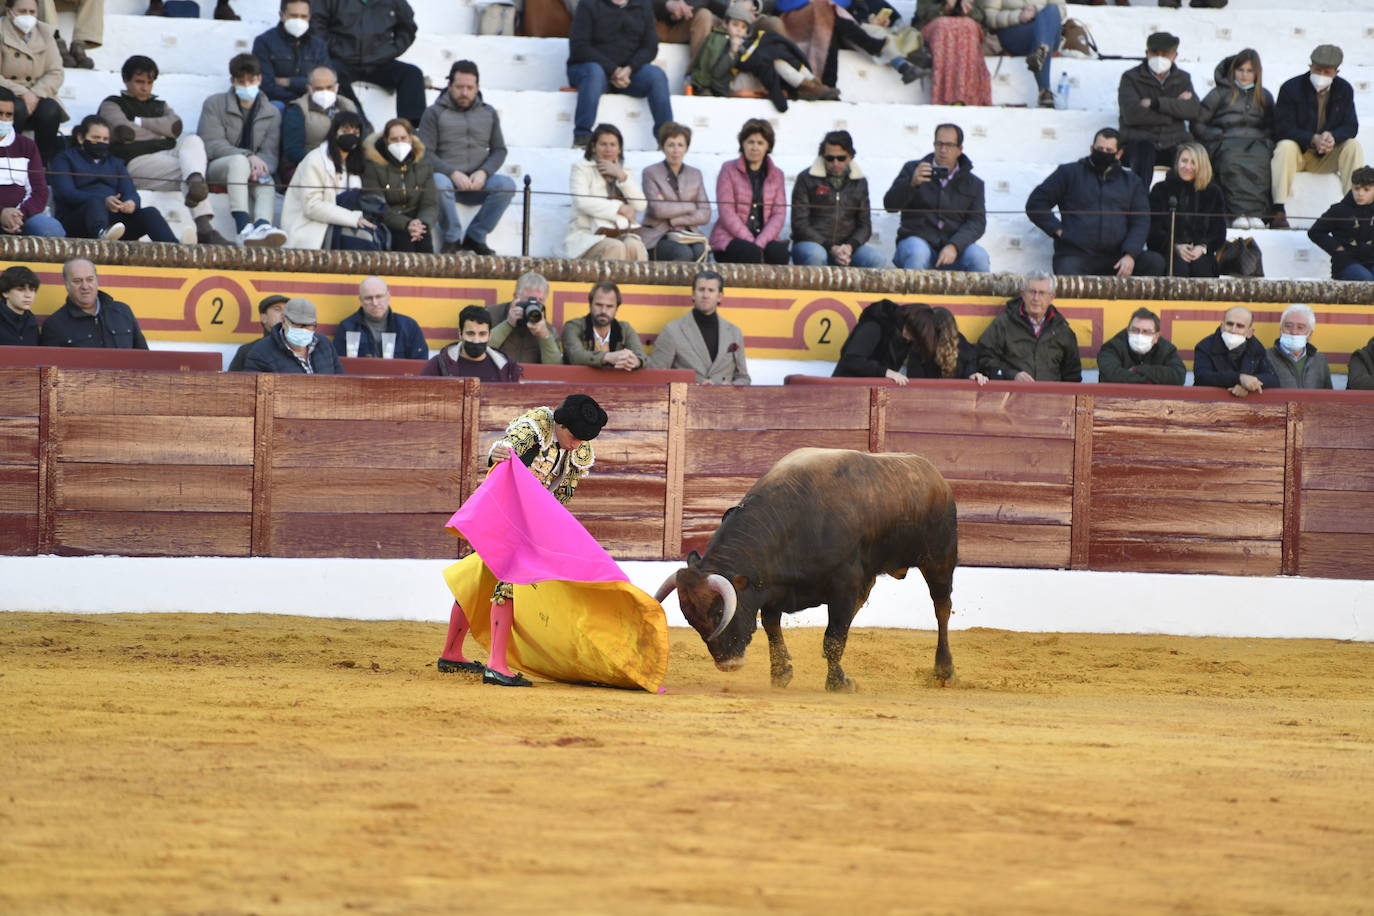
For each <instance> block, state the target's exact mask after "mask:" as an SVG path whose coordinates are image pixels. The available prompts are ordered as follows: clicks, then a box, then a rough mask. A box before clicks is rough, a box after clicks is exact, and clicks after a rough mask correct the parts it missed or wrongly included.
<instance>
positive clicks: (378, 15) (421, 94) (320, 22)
mask: <svg viewBox="0 0 1374 916" xmlns="http://www.w3.org/2000/svg"><path fill="white" fill-rule="evenodd" d="M310 30H311V31H312V32H314V33H315V34H316V35H319V36H320V37H322V38H323V39H324V41H325V44H326V45H328V46H329V59H330V61H331V63H332V64H333V67H334V70H335V71H336V72H337V73H338V74H339V86H340V87H341V88H340V90H339V91H340V92H342V93H343V94H344V95H346V96H348V98H350V99H352V100H353V103H354V104H355V105H357V106H358V114H359V115H362V113H363V106H362V105H361V104H360V103H359V102H358V96H357V95H356V94H354V92H353V84H354V83H355V82H358V81H362V82H365V83H373V84H375V85H377V86H381V87H382V88H383V89H390V90H392V91H394V92H395V93H396V115H397V117H401V118H405V119H406V120H407V121H409V122H410V123H411V124H412V125H418V124H419V123H420V116H421V115H423V114H424V113H425V75H424V74H423V73H422V72H421V71H420V68H419V67H417V66H415V65H414V64H407V63H404V62H403V61H401V60H398V58H399V57H400V56H401V55H402V54H404V53H405V52H406V50H407V49H408V48H409V47H410V46H411V45H412V44H414V42H415V32H416V28H415V11H414V10H412V9H411V7H410V4H409V3H407V2H406V0H315V2H314V3H313V4H312V5H311V19H310ZM364 117H365V116H364Z"/></svg>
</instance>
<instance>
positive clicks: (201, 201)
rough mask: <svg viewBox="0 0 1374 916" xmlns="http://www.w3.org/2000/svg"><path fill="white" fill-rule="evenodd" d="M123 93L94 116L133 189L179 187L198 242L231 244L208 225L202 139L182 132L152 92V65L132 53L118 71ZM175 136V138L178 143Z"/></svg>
mask: <svg viewBox="0 0 1374 916" xmlns="http://www.w3.org/2000/svg"><path fill="white" fill-rule="evenodd" d="M120 76H121V77H122V78H123V80H124V91H123V92H121V93H120V94H119V95H112V96H108V97H106V99H105V101H103V102H101V103H100V111H99V112H98V113H99V115H100V116H101V117H102V118H104V119H105V121H106V122H107V123H108V124H109V125H110V152H111V153H113V154H114V155H115V156H116V157H118V158H119V159H122V160H124V165H125V167H126V168H127V169H128V170H129V176H130V177H131V178H132V179H133V180H134V187H136V188H139V189H141V190H144V191H181V190H182V189H183V185H184V188H185V194H186V201H185V202H186V206H187V208H188V209H189V210H190V211H191V216H192V218H193V219H194V220H195V223H196V241H197V242H200V243H201V244H202V245H231V244H233V243H232V242H230V241H229V240H228V239H226V238H225V237H224V236H222V235H220V234H219V233H218V232H216V231H215V227H214V226H213V225H212V222H213V220H214V210H213V209H212V208H211V206H210V202H209V201H208V200H207V199H206V198H207V197H208V196H209V193H210V189H209V186H208V184H207V183H206V180H205V173H206V171H207V169H208V160H207V159H206V156H205V141H203V140H201V138H200V137H198V136H197V135H195V134H186V135H185V136H183V135H182V133H181V128H182V124H181V116H180V115H178V114H177V113H176V110H175V109H173V108H172V106H171V105H169V104H167V103H166V102H164V101H163V100H162V99H159V98H158V97H157V96H155V95H153V84H154V83H155V82H156V81H157V77H158V69H157V63H156V62H154V61H153V59H152V58H151V57H144V56H142V55H140V54H135V55H134V56H133V57H130V58H129V59H128V60H126V61H124V67H123V69H122V70H121V71H120ZM178 138H180V142H179V143H178Z"/></svg>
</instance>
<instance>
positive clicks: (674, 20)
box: [654, 0, 715, 45]
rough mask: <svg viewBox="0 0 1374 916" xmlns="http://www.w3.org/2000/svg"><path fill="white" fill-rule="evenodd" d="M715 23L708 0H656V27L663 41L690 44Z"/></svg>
mask: <svg viewBox="0 0 1374 916" xmlns="http://www.w3.org/2000/svg"><path fill="white" fill-rule="evenodd" d="M714 23H715V16H713V15H712V14H711V10H710V8H709V6H708V4H707V0H654V28H655V31H657V32H658V40H659V41H660V42H662V43H665V44H672V45H685V44H688V43H689V42H691V41H692V39H693V38H694V37H696V35H697V33H698V32H709V31H710V30H711V26H712V25H714Z"/></svg>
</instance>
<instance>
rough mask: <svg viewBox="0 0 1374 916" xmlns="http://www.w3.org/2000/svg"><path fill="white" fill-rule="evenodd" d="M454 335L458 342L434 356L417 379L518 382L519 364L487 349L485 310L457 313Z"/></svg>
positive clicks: (488, 335) (488, 330) (472, 307)
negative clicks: (452, 378) (455, 332)
mask: <svg viewBox="0 0 1374 916" xmlns="http://www.w3.org/2000/svg"><path fill="white" fill-rule="evenodd" d="M458 334H459V336H460V337H461V338H462V339H461V340H459V341H457V342H456V343H451V344H449V345H448V346H446V347H444V348H443V349H442V350H440V351H439V352H438V353H436V354H435V355H434V358H433V359H431V360H430V361H429V362H427V363H425V367H424V368H423V369H421V370H420V374H421V375H452V376H457V377H459V378H465V377H467V378H479V379H481V380H482V381H484V382H518V381H520V375H521V372H522V370H521V368H520V364H519V363H517V362H516V361H515V360H513V359H511V358H510V357H509V356H507V355H506V354H504V353H502V352H501V351H500V350H494V349H492V348H491V346H490V345H489V344H490V339H491V315H490V313H488V312H487V310H486V309H484V308H482V306H480V305H469V306H467V307H466V308H464V309H463V310H462V311H461V312H459V313H458Z"/></svg>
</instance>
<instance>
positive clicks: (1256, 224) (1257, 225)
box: [1250, 216, 1264, 229]
mask: <svg viewBox="0 0 1374 916" xmlns="http://www.w3.org/2000/svg"><path fill="white" fill-rule="evenodd" d="M1250 228H1251V229H1263V228H1264V219H1263V217H1259V216H1252V217H1250Z"/></svg>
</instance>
